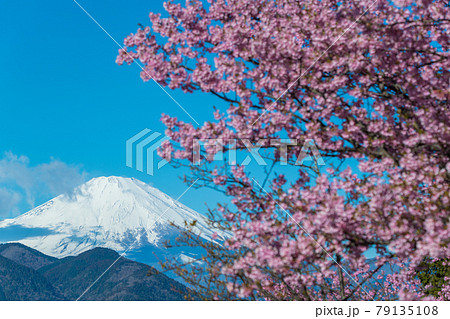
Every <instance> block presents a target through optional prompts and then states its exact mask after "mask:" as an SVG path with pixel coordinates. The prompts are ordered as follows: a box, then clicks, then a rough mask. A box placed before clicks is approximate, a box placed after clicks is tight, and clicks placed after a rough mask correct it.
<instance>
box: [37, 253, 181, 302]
mask: <svg viewBox="0 0 450 319" xmlns="http://www.w3.org/2000/svg"><path fill="white" fill-rule="evenodd" d="M118 258H119V254H117V253H116V252H114V251H112V250H109V249H105V248H95V249H93V250H90V251H88V252H85V253H82V254H81V255H79V256H77V257H66V258H64V259H61V260H59V261H58V262H56V263H54V264H51V265H49V266H46V267H43V268H41V269H40V270H39V271H40V273H42V274H43V276H44V277H45V278H47V279H48V281H49V282H51V283H52V284H53V285H54V286H55V287H57V288H58V289H59V290H61V291H63V292H64V295H65V297H66V298H67V299H69V300H76V299H77V298H78V297H80V296H81V295H82V294H83V292H84V291H85V290H86V289H87V288H88V287H89V286H90V285H91V284H92V283H94V282H95V280H96V279H97V278H99V277H100V276H101V275H102V274H103V273H104V271H105V270H106V269H108V268H109V267H110V266H111V265H113V264H114V265H113V266H112V267H111V268H109V270H108V271H107V272H106V273H105V274H104V275H103V276H102V277H101V278H100V279H99V280H98V281H97V282H96V283H95V285H94V286H92V288H90V289H89V291H88V292H87V293H86V294H85V295H83V297H82V298H81V300H183V299H184V298H183V293H184V294H186V293H187V289H186V287H184V286H183V285H182V284H180V283H178V282H176V281H175V280H173V279H170V278H168V277H167V276H165V275H164V274H161V273H158V272H157V271H156V270H155V269H153V268H151V267H149V266H147V265H144V264H141V263H137V262H134V261H131V260H129V259H126V258H123V257H122V258H120V259H119V260H117V259H118ZM114 262H115V263H114ZM149 274H151V275H149Z"/></svg>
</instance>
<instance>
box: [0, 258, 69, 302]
mask: <svg viewBox="0 0 450 319" xmlns="http://www.w3.org/2000/svg"><path fill="white" fill-rule="evenodd" d="M0 300H3V301H5V300H6V301H8V300H9V301H13V300H22V301H27V300H34V301H37V300H64V296H63V295H62V294H61V293H60V292H59V291H58V289H56V288H55V287H54V286H53V285H52V284H50V283H49V282H48V280H47V279H46V278H45V277H44V276H42V275H41V274H40V273H38V272H37V271H35V270H34V269H31V268H28V267H25V266H22V265H20V264H18V263H16V262H14V261H12V260H10V259H8V258H5V257H3V256H0Z"/></svg>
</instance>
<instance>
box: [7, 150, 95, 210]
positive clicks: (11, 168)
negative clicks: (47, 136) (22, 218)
mask: <svg viewBox="0 0 450 319" xmlns="http://www.w3.org/2000/svg"><path fill="white" fill-rule="evenodd" d="M86 178H87V174H86V173H85V172H84V170H83V169H82V167H81V166H77V165H70V164H66V163H64V162H61V161H59V160H56V159H51V160H50V162H48V163H44V164H39V165H35V166H33V165H31V164H30V160H29V158H28V157H26V156H23V155H22V156H17V155H15V154H13V153H11V152H7V153H5V155H4V157H3V158H2V159H0V217H2V216H3V217H6V216H9V217H11V216H13V215H17V214H18V213H24V212H25V210H28V209H31V208H33V207H34V206H35V204H41V203H42V202H43V201H45V200H48V199H50V198H51V197H54V196H57V195H60V194H63V193H66V192H69V191H71V190H72V189H73V188H74V187H76V186H78V185H80V184H82V183H83V182H85V181H86ZM38 201H39V202H38Z"/></svg>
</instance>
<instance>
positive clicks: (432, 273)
mask: <svg viewBox="0 0 450 319" xmlns="http://www.w3.org/2000/svg"><path fill="white" fill-rule="evenodd" d="M417 277H418V278H419V279H420V282H421V283H422V285H423V287H424V288H425V292H426V294H427V295H430V296H434V297H438V295H439V292H440V291H441V289H442V286H443V285H444V283H445V282H446V281H445V277H450V259H449V258H445V259H441V260H435V261H432V260H430V259H427V260H425V261H424V262H423V263H422V265H421V270H420V271H418V273H417Z"/></svg>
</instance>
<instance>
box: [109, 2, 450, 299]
mask: <svg viewBox="0 0 450 319" xmlns="http://www.w3.org/2000/svg"><path fill="white" fill-rule="evenodd" d="M410 4H411V1H409V0H408V1H407V0H404V1H395V5H393V4H391V3H390V1H387V0H379V1H377V2H376V3H375V4H373V1H371V0H351V1H345V2H339V1H335V0H322V1H317V0H301V1H291V0H277V1H253V0H227V1H225V0H209V1H208V4H203V2H202V1H196V0H189V1H187V2H186V5H185V6H182V5H180V4H176V3H174V2H172V1H169V2H167V3H166V4H165V9H166V10H167V13H168V17H167V18H162V17H161V15H159V14H151V15H150V19H151V22H152V27H151V28H149V27H146V28H143V29H140V30H138V31H137V32H136V33H135V34H132V35H130V36H129V37H127V38H126V39H125V45H126V48H125V49H124V50H120V52H119V56H118V57H117V63H119V64H122V63H128V64H129V63H132V62H133V61H134V59H135V60H139V61H140V62H141V63H142V64H143V65H144V66H145V71H144V72H142V74H141V76H142V78H143V80H145V81H146V80H149V78H150V77H152V78H153V79H154V80H155V81H157V82H158V83H160V84H161V85H165V86H168V87H170V88H172V89H176V88H181V89H182V90H184V91H185V92H193V91H202V92H209V93H211V94H214V95H216V96H217V97H218V98H220V99H222V100H223V101H225V102H226V103H228V104H229V108H228V109H227V111H226V112H218V111H216V112H215V113H214V120H213V121H211V122H207V123H205V124H204V125H203V126H201V127H198V128H196V127H194V126H193V125H192V124H189V123H184V122H182V121H180V120H178V119H176V118H173V117H170V116H168V115H164V116H163V118H162V121H163V122H164V123H165V125H166V126H167V131H166V134H167V135H168V136H170V137H171V138H172V141H173V142H172V143H171V144H169V143H167V145H164V148H163V150H162V151H161V154H162V155H163V156H164V157H166V158H167V157H173V158H174V159H176V160H178V161H180V163H186V160H188V161H192V153H193V145H194V139H206V138H221V139H223V140H232V139H243V138H245V139H250V140H252V141H257V140H259V139H261V138H265V139H269V138H272V139H275V138H280V137H283V138H284V137H288V138H291V139H297V140H300V141H301V140H305V139H313V140H314V141H315V143H316V145H317V147H318V149H319V150H320V152H321V154H322V156H323V157H325V158H328V159H332V160H331V163H336V161H340V160H345V159H349V158H352V159H358V161H359V163H360V164H359V170H360V172H358V173H357V172H356V171H352V169H350V168H347V169H345V170H342V169H340V166H338V165H334V166H332V167H330V169H329V170H328V171H327V172H326V173H325V172H324V173H322V175H320V176H318V177H317V178H310V177H309V176H308V175H307V174H305V170H304V169H300V170H299V171H298V174H297V175H296V176H288V177H284V176H281V175H279V176H276V177H274V178H271V180H269V181H270V190H269V191H268V193H266V192H265V191H262V190H261V189H260V187H259V185H257V184H256V183H255V182H253V181H252V179H251V178H250V175H249V173H248V172H247V171H246V170H245V169H244V168H243V167H239V166H237V167H234V168H233V169H230V168H229V167H226V166H225V165H224V167H222V168H220V169H217V168H210V167H209V166H208V165H203V166H201V167H196V169H195V170H194V174H197V176H198V177H201V178H202V179H203V180H204V181H205V182H209V183H211V185H213V186H214V187H217V188H219V189H221V190H224V191H225V192H226V193H227V195H228V196H230V197H231V198H232V204H233V205H231V206H228V207H227V208H225V209H224V208H223V207H222V208H221V209H220V211H218V214H221V215H222V216H223V218H225V219H226V220H227V221H228V222H229V224H230V227H231V230H232V231H233V234H234V235H233V238H232V239H230V240H229V241H227V243H226V245H227V247H228V249H230V250H240V251H242V252H243V253H242V255H241V256H240V257H239V258H237V259H236V260H235V261H234V262H231V263H228V264H224V266H223V267H222V268H221V272H222V274H226V275H227V276H229V277H231V278H233V279H234V280H232V282H230V283H229V284H228V288H229V290H230V291H232V292H234V293H236V294H239V295H240V296H242V297H245V296H249V295H251V294H253V293H254V292H255V291H257V292H258V293H259V294H260V296H261V297H262V298H267V299H299V300H334V299H346V300H349V299H351V300H355V299H362V300H370V299H372V298H374V299H396V298H403V299H417V298H428V297H426V296H425V295H424V292H423V291H424V289H423V287H421V285H420V282H418V280H417V278H416V276H415V274H416V272H415V269H416V267H417V266H418V265H419V264H420V263H421V262H422V261H423V260H424V258H438V259H439V258H448V257H450V251H449V243H450V229H449V219H450V202H449V199H450V187H449V182H450V165H449V162H450V152H449V150H450V107H449V95H450V92H449V79H450V73H449V69H450V55H449V44H450V33H449V32H448V30H449V29H450V10H449V8H448V5H445V4H444V1H432V0H426V1H425V0H424V1H415V4H414V5H410ZM369 7H370V9H369V10H368V11H367V12H366V14H364V15H362V16H361V14H362V13H363V12H365V11H366V10H367V9H368V8H369ZM355 21H356V22H355ZM350 26H351V27H350ZM349 27H350V28H349ZM346 30H347V31H346ZM344 31H346V32H345V34H344V35H342V34H343V32H344ZM157 36H158V37H163V38H164V39H165V41H164V43H163V44H161V43H159V41H157V40H156V39H157ZM341 36H342V38H340V39H339V40H338V41H336V39H338V38H339V37H341ZM263 148H264V149H266V150H268V151H269V152H270V151H271V150H273V152H272V153H271V154H272V155H273V156H272V160H273V161H276V160H277V156H276V150H274V149H273V148H271V146H270V145H265V146H264V147H263ZM288 150H289V153H288V156H289V160H290V163H291V164H292V160H293V158H297V155H298V154H299V152H300V151H301V147H290V148H289V149H288ZM204 158H205V162H207V159H208V158H209V157H207V156H206V155H205V156H204ZM361 172H362V173H361ZM369 248H371V249H374V250H376V251H377V262H376V263H375V264H374V265H369V264H368V262H367V259H366V257H365V255H364V253H365V252H366V251H367V250H368V249H369ZM337 263H339V264H340V265H342V268H341V267H340V266H338V265H337ZM388 268H389V269H390V271H387V269H388ZM374 270H377V271H374ZM377 278H378V280H377ZM449 287H450V285H447V286H445V287H443V288H442V292H441V296H442V297H441V299H446V300H448V299H449V298H450V288H449Z"/></svg>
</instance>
